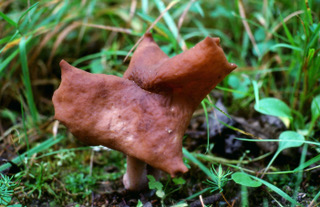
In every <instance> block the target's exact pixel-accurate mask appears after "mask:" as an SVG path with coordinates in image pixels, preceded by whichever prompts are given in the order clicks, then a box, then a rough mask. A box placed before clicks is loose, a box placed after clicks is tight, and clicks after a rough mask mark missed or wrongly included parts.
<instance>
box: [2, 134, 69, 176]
mask: <svg viewBox="0 0 320 207" xmlns="http://www.w3.org/2000/svg"><path fill="white" fill-rule="evenodd" d="M64 138H65V137H64V136H62V135H60V136H58V137H56V138H55V137H51V138H49V139H47V140H46V141H44V142H42V143H41V144H39V145H37V146H36V147H34V148H32V149H31V150H29V151H27V152H25V153H23V154H21V155H20V156H17V157H16V158H14V159H13V160H11V161H12V162H13V163H15V164H17V165H18V164H20V163H21V162H23V160H24V158H31V157H32V156H33V155H34V154H36V153H39V152H42V151H44V150H46V149H48V148H50V147H51V146H53V145H55V144H57V143H59V142H60V141H61V140H63V139H64ZM10 166H11V164H10V163H6V164H3V165H1V166H0V172H2V171H4V170H6V169H8V168H9V167H10Z"/></svg>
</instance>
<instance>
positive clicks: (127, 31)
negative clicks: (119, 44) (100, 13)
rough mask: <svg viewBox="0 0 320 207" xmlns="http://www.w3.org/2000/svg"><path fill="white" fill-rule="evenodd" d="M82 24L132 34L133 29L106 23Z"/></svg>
mask: <svg viewBox="0 0 320 207" xmlns="http://www.w3.org/2000/svg"><path fill="white" fill-rule="evenodd" d="M82 25H84V26H87V27H93V28H98V29H104V30H110V31H113V32H121V33H126V34H132V30H131V29H127V28H121V27H112V26H104V25H99V24H89V23H82Z"/></svg>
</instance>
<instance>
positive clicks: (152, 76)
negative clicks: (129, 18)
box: [52, 34, 236, 191]
mask: <svg viewBox="0 0 320 207" xmlns="http://www.w3.org/2000/svg"><path fill="white" fill-rule="evenodd" d="M60 67H61V79H62V81H61V84H60V86H59V88H58V89H57V90H56V91H55V92H54V95H53V98H52V100H53V104H54V108H55V119H57V120H59V121H60V122H61V123H62V124H64V125H65V126H66V127H67V128H68V129H69V130H70V132H71V133H72V134H73V135H74V136H75V137H77V138H78V139H79V140H81V141H83V142H85V143H88V144H90V145H103V146H106V147H109V148H112V149H115V150H118V151H121V152H123V153H124V154H126V155H127V171H126V174H125V175H124V178H123V183H124V186H125V188H126V189H128V190H133V191H139V190H143V189H144V188H146V186H147V178H146V175H147V174H149V173H151V174H154V175H155V176H156V175H158V171H157V170H162V171H164V172H166V173H169V174H170V175H171V176H172V177H175V176H176V175H178V174H180V173H185V172H187V170H188V169H187V168H186V166H185V165H184V163H183V160H182V157H183V154H182V137H183V135H184V132H185V130H186V128H187V126H188V123H189V121H190V119H191V116H192V114H193V112H194V111H195V109H196V108H197V107H198V105H199V104H200V102H201V100H202V99H203V98H205V96H206V95H207V94H208V93H209V92H210V91H211V90H212V89H213V88H214V87H215V86H216V85H217V84H218V83H219V82H221V81H222V80H223V78H224V77H225V76H226V75H228V74H229V73H230V72H231V71H232V70H234V69H235V68H236V65H235V64H232V63H231V64H230V63H229V62H228V61H227V59H226V57H225V55H224V52H223V50H222V48H221V47H220V44H219V38H210V37H207V38H205V39H204V40H203V41H201V42H200V43H198V44H197V45H196V46H194V47H193V48H191V49H190V50H187V51H185V52H183V53H181V54H179V55H177V56H175V57H172V58H169V57H168V56H167V55H166V54H165V53H164V52H163V51H162V50H161V49H160V48H159V46H158V45H157V44H156V43H155V42H154V40H153V38H152V36H151V34H146V35H145V36H144V38H143V40H142V42H141V43H140V45H139V46H138V48H137V49H136V51H135V52H134V54H133V56H132V59H131V61H130V64H129V67H128V69H127V71H126V72H125V73H124V76H123V78H121V77H116V76H112V75H104V74H91V73H88V72H85V71H83V70H80V69H77V68H75V67H73V66H71V65H69V64H68V63H67V62H66V61H64V60H62V61H61V62H60ZM148 166H149V167H148Z"/></svg>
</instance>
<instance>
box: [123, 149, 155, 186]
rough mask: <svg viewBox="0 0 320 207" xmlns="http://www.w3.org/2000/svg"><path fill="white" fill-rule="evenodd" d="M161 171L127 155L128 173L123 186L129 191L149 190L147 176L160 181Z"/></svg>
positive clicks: (124, 177)
mask: <svg viewBox="0 0 320 207" xmlns="http://www.w3.org/2000/svg"><path fill="white" fill-rule="evenodd" d="M160 174H161V170H158V169H156V168H154V167H152V166H150V165H147V164H146V163H145V162H143V161H141V160H139V159H137V158H134V157H131V156H128V155H127V171H126V174H125V175H124V176H123V185H124V187H125V188H126V189H127V190H131V191H141V190H145V189H147V188H148V179H147V175H152V176H153V177H154V178H155V179H156V180H158V179H159V177H160Z"/></svg>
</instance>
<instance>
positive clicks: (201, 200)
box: [199, 195, 205, 207]
mask: <svg viewBox="0 0 320 207" xmlns="http://www.w3.org/2000/svg"><path fill="white" fill-rule="evenodd" d="M199 200H200V203H201V206H202V207H205V205H204V203H203V199H202V195H200V196H199Z"/></svg>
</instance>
